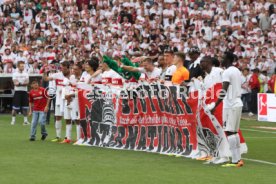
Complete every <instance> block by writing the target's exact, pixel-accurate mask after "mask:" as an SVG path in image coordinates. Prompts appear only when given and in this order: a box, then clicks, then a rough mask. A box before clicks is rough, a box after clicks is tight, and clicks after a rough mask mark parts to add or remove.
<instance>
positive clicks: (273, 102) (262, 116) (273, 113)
mask: <svg viewBox="0 0 276 184" xmlns="http://www.w3.org/2000/svg"><path fill="white" fill-rule="evenodd" d="M258 121H270V122H276V95H275V94H270V93H258Z"/></svg>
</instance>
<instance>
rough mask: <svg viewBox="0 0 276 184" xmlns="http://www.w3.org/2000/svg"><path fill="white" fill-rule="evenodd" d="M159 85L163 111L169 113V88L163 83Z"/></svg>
mask: <svg viewBox="0 0 276 184" xmlns="http://www.w3.org/2000/svg"><path fill="white" fill-rule="evenodd" d="M160 87H161V96H162V98H163V99H164V105H165V112H167V113H171V107H170V95H169V90H168V89H167V88H166V86H164V85H160Z"/></svg>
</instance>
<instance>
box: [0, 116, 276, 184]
mask: <svg viewBox="0 0 276 184" xmlns="http://www.w3.org/2000/svg"><path fill="white" fill-rule="evenodd" d="M10 120H11V117H10V116H9V115H0V184H69V183H70V184H71V183H72V184H85V183H95V184H96V183H119V184H124V183H126V184H136V183H137V184H140V183H150V184H154V183H158V184H160V183H168V184H175V183H181V184H184V183H188V184H193V183H195V184H209V183H210V184H215V183H223V184H228V183H229V184H237V183H241V184H246V183H248V184H260V183H261V184H270V183H271V184H272V183H273V184H274V183H276V131H275V130H274V131H273V130H260V129H256V128H254V127H253V126H269V127H276V123H261V122H256V121H242V122H241V128H242V129H244V130H243V134H244V137H245V139H246V142H247V145H248V148H249V152H248V154H246V155H243V157H244V158H247V159H255V160H262V161H267V162H270V163H272V164H271V165H270V164H267V163H259V162H256V161H250V160H245V166H244V167H242V168H222V167H220V166H219V165H204V164H203V162H202V161H196V160H192V159H188V158H175V157H169V156H165V155H159V154H153V153H146V152H135V151H124V150H112V149H106V148H96V147H80V146H72V145H63V144H58V143H52V142H50V141H49V140H50V139H51V138H54V135H55V133H54V125H53V122H51V124H50V125H48V126H47V130H48V133H49V137H47V140H46V141H44V142H42V141H40V132H39V131H38V134H37V136H38V137H37V138H38V140H37V141H35V142H30V141H29V140H28V139H29V132H30V126H23V125H22V122H23V118H22V116H21V117H17V122H16V125H15V126H11V125H10ZM74 129H75V128H73V130H74ZM245 129H246V130H245ZM38 130H39V129H38ZM64 130H65V128H64V127H63V135H64ZM254 130H257V131H254ZM73 135H75V133H74V132H73ZM273 163H274V165H273Z"/></svg>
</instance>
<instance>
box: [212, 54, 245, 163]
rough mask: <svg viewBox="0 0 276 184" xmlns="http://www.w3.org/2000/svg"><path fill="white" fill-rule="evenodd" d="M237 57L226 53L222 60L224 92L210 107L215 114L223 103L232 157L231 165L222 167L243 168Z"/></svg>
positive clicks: (239, 79)
mask: <svg viewBox="0 0 276 184" xmlns="http://www.w3.org/2000/svg"><path fill="white" fill-rule="evenodd" d="M234 61H235V55H234V54H233V53H231V52H225V54H224V56H223V60H222V63H221V65H222V67H224V68H225V71H224V72H223V74H222V81H223V85H222V90H221V92H220V94H219V98H218V100H217V101H216V103H212V104H213V105H212V106H213V108H212V107H209V109H210V110H211V113H214V111H215V110H216V107H217V106H218V105H219V104H220V103H221V102H222V101H223V122H224V123H223V129H224V131H225V133H226V135H227V139H228V142H229V146H230V152H231V155H232V161H231V163H228V164H224V165H222V167H242V166H243V165H244V163H243V161H242V160H241V152H240V137H239V135H238V131H239V127H240V120H241V114H242V106H243V104H242V101H241V83H242V82H241V77H240V76H241V72H240V70H239V69H238V68H236V67H235V66H233V62H234Z"/></svg>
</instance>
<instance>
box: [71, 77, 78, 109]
mask: <svg viewBox="0 0 276 184" xmlns="http://www.w3.org/2000/svg"><path fill="white" fill-rule="evenodd" d="M69 81H70V82H69V85H70V88H69V94H74V95H75V97H73V99H72V102H71V103H70V107H72V108H73V109H75V111H77V112H79V102H78V90H77V83H78V82H79V79H77V78H76V76H75V75H71V76H70V79H69Z"/></svg>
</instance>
